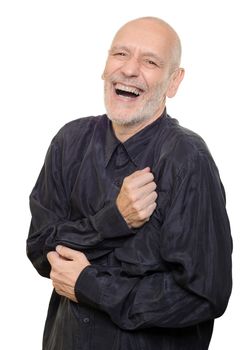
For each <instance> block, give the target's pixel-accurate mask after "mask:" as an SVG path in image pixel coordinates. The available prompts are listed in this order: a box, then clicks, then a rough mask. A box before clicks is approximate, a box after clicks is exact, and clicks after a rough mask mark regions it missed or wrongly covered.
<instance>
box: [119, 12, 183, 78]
mask: <svg viewBox="0 0 247 350" xmlns="http://www.w3.org/2000/svg"><path fill="white" fill-rule="evenodd" d="M126 31H129V32H130V33H131V32H132V33H136V32H137V31H138V32H139V33H141V32H142V33H143V35H144V36H146V34H149V35H151V33H154V34H156V35H157V36H159V38H160V40H163V43H164V46H165V49H166V56H167V57H168V59H169V62H167V63H169V65H170V70H171V71H174V70H175V69H176V68H178V67H179V66H180V61H181V54H182V48H181V41H180V38H179V36H178V34H177V32H176V31H175V30H174V29H173V28H172V27H171V26H170V25H169V24H168V23H167V22H165V21H164V20H162V19H161V18H158V17H140V18H136V19H133V20H131V21H129V22H127V23H125V24H124V25H123V26H122V27H121V28H120V29H119V30H118V31H117V33H116V35H115V36H114V38H113V41H112V46H114V43H115V42H116V41H117V40H118V39H119V37H121V35H122V33H123V32H126ZM132 35H133V34H132ZM139 37H141V36H139ZM151 38H152V40H154V36H151Z"/></svg>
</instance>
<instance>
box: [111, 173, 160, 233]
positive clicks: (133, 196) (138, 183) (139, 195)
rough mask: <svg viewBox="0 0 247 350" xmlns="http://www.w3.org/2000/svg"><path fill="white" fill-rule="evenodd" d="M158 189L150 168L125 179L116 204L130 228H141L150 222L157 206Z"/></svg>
mask: <svg viewBox="0 0 247 350" xmlns="http://www.w3.org/2000/svg"><path fill="white" fill-rule="evenodd" d="M156 187H157V186H156V184H155V182H154V176H153V174H152V173H151V171H150V168H148V167H147V168H145V169H142V170H138V171H135V172H134V173H133V174H131V175H129V176H127V177H126V178H125V179H124V181H123V184H122V187H121V190H120V192H119V195H118V197H117V200H116V204H117V207H118V210H119V211H120V213H121V214H122V216H123V218H124V219H125V221H126V222H127V224H128V225H129V227H133V228H138V227H141V226H142V225H143V224H144V223H145V222H146V221H148V220H149V218H150V216H151V215H152V214H153V212H154V210H155V208H156V205H157V204H156V202H155V201H156V199H157V193H156V192H155V189H156Z"/></svg>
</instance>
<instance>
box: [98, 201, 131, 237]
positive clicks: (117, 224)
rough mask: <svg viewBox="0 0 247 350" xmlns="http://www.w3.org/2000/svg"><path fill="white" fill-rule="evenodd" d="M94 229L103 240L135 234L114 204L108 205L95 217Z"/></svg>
mask: <svg viewBox="0 0 247 350" xmlns="http://www.w3.org/2000/svg"><path fill="white" fill-rule="evenodd" d="M93 224H94V227H95V228H96V230H97V231H98V232H100V234H101V235H102V237H103V238H116V237H123V236H128V235H131V234H133V233H134V232H133V231H132V230H131V229H130V228H129V226H128V225H127V223H126V221H125V220H124V218H123V217H122V215H121V214H120V212H119V210H118V208H117V206H116V204H115V203H114V202H110V203H107V204H106V205H105V206H104V208H103V209H101V210H100V211H99V212H98V213H97V214H96V215H95V216H94V217H93Z"/></svg>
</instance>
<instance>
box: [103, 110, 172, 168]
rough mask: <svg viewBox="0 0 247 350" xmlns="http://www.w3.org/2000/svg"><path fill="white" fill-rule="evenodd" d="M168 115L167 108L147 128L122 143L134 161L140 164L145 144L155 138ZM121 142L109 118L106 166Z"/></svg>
mask: <svg viewBox="0 0 247 350" xmlns="http://www.w3.org/2000/svg"><path fill="white" fill-rule="evenodd" d="M165 117H167V114H166V109H165V110H164V112H163V113H162V114H161V116H160V117H159V118H158V119H156V120H155V121H154V122H153V123H151V124H149V125H147V126H146V127H145V128H143V129H142V130H140V131H139V132H138V133H136V134H135V135H133V136H132V137H130V138H129V139H128V140H127V141H125V142H124V143H122V145H123V147H124V148H125V150H126V152H127V153H128V155H129V157H130V158H131V160H132V162H133V163H134V164H135V165H136V166H138V158H139V157H140V155H141V154H142V152H143V151H144V150H145V146H146V145H147V144H148V143H149V142H150V140H152V139H154V137H155V136H154V135H155V134H156V133H157V132H158V130H159V129H160V123H161V121H162V120H163V119H164V118H165ZM119 144H121V142H120V141H119V140H118V139H117V138H116V136H115V134H114V131H113V129H112V123H111V121H110V120H109V119H108V121H107V130H106V143H105V166H107V164H108V163H109V161H110V159H111V157H112V155H113V153H114V151H115V150H116V148H117V146H118V145H119Z"/></svg>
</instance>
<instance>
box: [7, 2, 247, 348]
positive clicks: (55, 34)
mask: <svg viewBox="0 0 247 350" xmlns="http://www.w3.org/2000/svg"><path fill="white" fill-rule="evenodd" d="M244 3H245V1H244V0H243V1H241V0H235V1H227V0H225V1H217V0H207V1H196V0H194V1H193V0H186V1H184V0H181V1H179V0H170V1H168V0H167V1H166V0H161V1H155V0H152V1H150V0H142V1H133V0H124V1H101V0H99V1H95V0H90V1H83V0H81V1H73V0H70V1H62V0H60V1H53V0H42V1H36V0H30V1H28V0H22V1H18V0H16V1H13V0H6V1H1V3H0V36H1V38H0V45H1V46H0V51H1V53H0V61H1V62H0V99H1V101H0V116H1V122H0V127H1V134H0V142H1V145H0V152H1V158H0V161H1V172H0V174H1V181H0V186H1V192H0V193H1V226H0V235H1V265H0V269H1V272H0V283H1V287H0V290H1V298H0V317H1V339H0V348H1V349H25V350H40V349H41V338H42V332H43V325H44V321H45V316H46V311H47V306H48V301H49V295H50V292H51V285H50V281H49V280H46V279H43V278H41V277H40V276H39V275H38V274H37V273H36V271H35V270H34V268H33V267H32V266H31V264H30V263H29V261H28V259H27V258H26V256H25V240H26V237H27V233H28V228H29V221H30V213H29V208H28V196H29V193H30V191H31V189H32V187H33V185H34V183H35V181H36V178H37V176H38V173H39V171H40V168H41V165H42V163H43V160H44V156H45V153H46V150H47V147H48V145H49V143H50V141H51V138H52V137H53V136H54V134H55V133H56V132H57V131H58V129H59V128H60V127H61V126H62V125H63V124H65V123H66V122H68V121H70V120H72V119H75V118H78V117H84V116H87V115H97V114H101V113H103V112H104V105H103V93H102V90H103V89H102V88H103V84H102V81H101V79H100V76H101V73H102V70H103V66H104V62H105V58H106V54H107V49H108V47H109V45H110V41H111V39H112V36H113V34H114V33H115V31H116V30H117V29H118V27H119V26H120V25H122V24H123V23H124V22H126V21H128V20H130V19H132V18H135V17H140V16H146V15H153V16H160V17H162V18H163V19H165V20H166V21H168V22H169V23H170V24H171V25H172V26H174V28H175V29H176V30H177V32H178V33H179V34H180V37H181V40H182V43H183V62H182V63H183V64H182V65H183V66H184V67H185V69H186V77H185V80H184V82H183V83H182V86H181V87H180V90H179V93H178V95H177V96H176V97H175V98H174V99H172V100H169V101H168V112H169V114H170V115H172V116H173V117H176V118H178V119H179V121H180V123H181V124H182V125H184V126H186V127H188V128H190V129H192V130H194V131H196V132H198V133H199V134H201V136H202V137H203V138H204V139H205V140H206V142H207V144H208V146H209V148H210V150H211V152H212V153H213V155H214V158H215V160H216V163H217V165H218V167H219V169H220V174H221V178H222V181H223V183H224V185H225V189H226V193H227V209H228V213H229V216H230V221H231V226H232V235H233V239H234V255H233V263H234V265H233V266H234V269H233V277H234V289H233V293H232V297H231V299H230V303H229V307H228V309H227V311H226V313H225V314H224V316H223V317H222V318H220V319H219V320H217V321H216V324H215V330H214V335H213V339H212V342H211V346H210V349H211V350H219V349H224V350H227V349H229V350H230V349H231V350H232V349H233V348H238V349H245V348H247V343H246V335H245V333H246V322H245V313H246V311H247V305H246V304H247V303H246V299H247V298H246V296H247V290H246V283H245V280H246V278H247V274H246V244H247V240H246V237H245V234H246V225H245V223H246V195H247V193H246V178H247V176H246V175H247V174H246V166H245V164H246V127H245V125H246V124H245V119H246V108H245V107H246V97H245V95H246V87H245V82H246V78H247V76H246V62H247V54H246V38H245V33H246V32H247V26H246V24H245V23H246V12H245V10H244ZM192 311H193V310H192ZM237 341H238V344H239V345H236V343H237ZM3 344H5V345H3ZM126 350H127V349H126ZM157 350H158V349H157Z"/></svg>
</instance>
